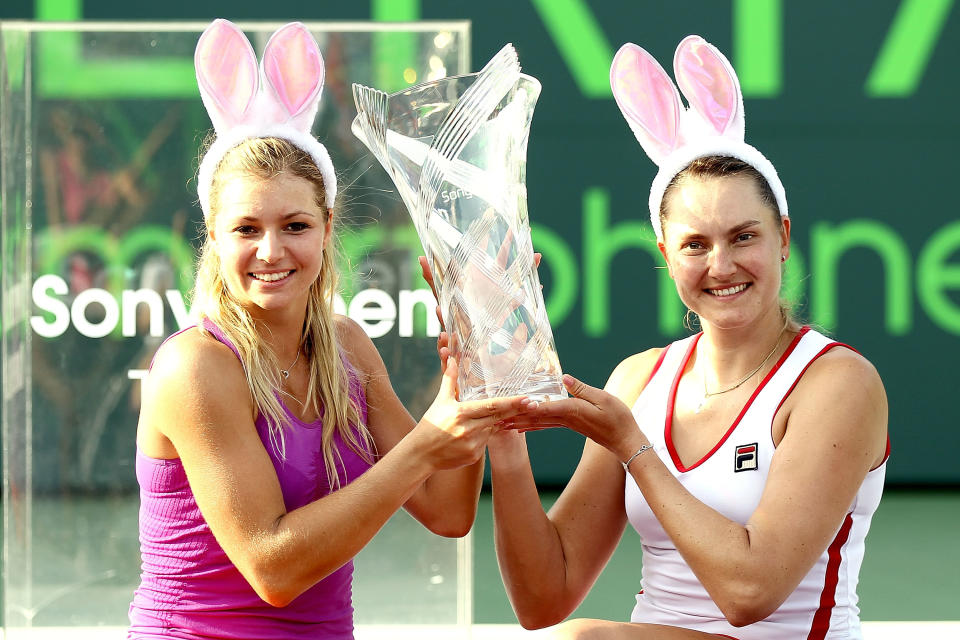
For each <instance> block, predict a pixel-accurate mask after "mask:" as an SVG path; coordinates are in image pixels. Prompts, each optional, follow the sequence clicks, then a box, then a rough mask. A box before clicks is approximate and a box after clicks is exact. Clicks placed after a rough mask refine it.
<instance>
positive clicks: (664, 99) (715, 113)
mask: <svg viewBox="0 0 960 640" xmlns="http://www.w3.org/2000/svg"><path fill="white" fill-rule="evenodd" d="M673 72H674V75H675V76H676V78H677V84H678V85H679V86H680V90H681V91H682V92H683V95H684V97H686V99H687V102H688V103H689V104H690V108H689V109H684V108H683V105H682V104H681V102H680V94H679V93H678V92H677V88H676V87H675V86H674V84H673V82H671V80H670V77H669V76H668V75H667V74H666V72H665V71H664V70H663V67H661V66H660V65H659V64H657V61H656V60H654V59H653V56H651V55H650V54H649V53H647V52H646V51H644V50H643V49H641V48H640V47H638V46H637V45H635V44H632V43H627V44H625V45H623V46H622V47H620V50H619V51H618V52H617V55H616V56H614V58H613V64H612V65H611V66H610V86H611V87H612V88H613V95H614V97H615V98H616V100H617V105H619V107H620V111H622V112H623V117H624V118H626V119H627V124H628V125H630V129H631V130H633V134H634V135H635V136H636V137H637V140H639V141H640V145H641V146H642V147H643V150H644V151H646V153H647V155H648V156H650V159H651V160H653V162H654V163H655V164H656V165H657V166H658V167H660V170H659V171H658V172H657V176H656V177H655V178H654V179H653V184H652V185H651V187H650V202H649V205H650V224H651V225H653V230H654V231H655V232H656V234H657V240H659V241H661V242H662V241H663V229H662V228H661V225H660V202H661V201H662V200H663V193H664V191H665V190H666V188H667V186H668V185H669V184H670V181H671V180H673V178H674V176H676V175H677V174H678V173H680V172H681V171H682V170H683V169H685V168H686V167H687V166H689V165H690V163H691V162H693V161H694V160H696V159H697V158H703V157H705V156H713V155H718V156H731V157H734V158H737V159H739V160H742V161H743V162H746V163H747V164H749V165H750V166H752V167H753V168H754V169H756V170H757V171H759V172H760V174H761V175H762V176H763V177H764V178H766V180H767V183H768V184H769V185H770V189H771V190H772V191H773V194H774V196H775V197H776V199H777V206H778V207H779V209H780V216H781V217H784V218H786V217H787V195H786V192H785V191H784V189H783V184H782V183H781V182H780V177H779V176H778V175H777V170H776V169H775V168H774V167H773V165H772V164H771V163H770V161H769V160H767V159H766V158H765V157H764V155H763V154H762V153H760V152H759V151H757V150H756V149H755V148H753V147H751V146H750V145H749V144H747V143H746V142H744V141H743V135H744V124H743V95H742V94H741V93H740V82H739V80H737V74H736V73H735V72H734V71H733V67H732V66H730V62H728V61H727V59H726V58H725V57H724V55H723V54H722V53H720V51H718V50H717V48H716V47H714V46H713V45H712V44H710V43H709V42H707V41H706V40H704V39H703V38H701V37H700V36H687V37H686V38H684V39H683V40H682V41H681V42H680V44H679V45H678V46H677V53H676V55H675V56H674V58H673Z"/></svg>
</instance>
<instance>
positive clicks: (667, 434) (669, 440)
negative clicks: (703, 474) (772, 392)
mask: <svg viewBox="0 0 960 640" xmlns="http://www.w3.org/2000/svg"><path fill="white" fill-rule="evenodd" d="M808 331H810V327H807V326H805V327H802V328H801V329H800V331H799V332H798V333H797V335H796V336H794V338H793V340H792V341H791V342H790V344H789V346H787V350H786V351H784V352H783V355H782V356H780V359H779V360H777V363H776V364H775V365H773V368H772V369H770V371H769V373H767V375H765V376H764V377H763V380H761V381H760V384H759V385H758V386H757V388H756V389H755V390H754V392H753V394H752V395H751V396H750V398H749V399H748V400H747V402H746V404H744V405H743V409H741V410H740V414H739V415H737V417H736V419H735V420H734V421H733V424H732V425H730V428H729V429H727V431H726V433H724V434H723V437H721V438H720V441H719V442H717V444H716V445H714V447H713V448H712V449H710V451H708V452H707V454H706V455H705V456H703V457H702V458H700V459H699V460H697V461H696V462H694V463H693V464H692V465H690V466H689V467H686V466H684V464H683V462H682V461H681V460H680V456H679V455H678V454H677V450H676V449H675V448H674V446H673V436H672V431H673V410H674V405H675V404H676V400H677V388H678V387H679V386H680V378H682V377H683V372H684V370H685V369H686V368H687V364H688V363H689V362H690V358H691V357H692V356H693V351H694V349H696V347H697V343H698V342H700V337H701V336H703V334H702V333H699V334H697V337H696V339H695V340H694V341H693V343H692V344H691V345H690V348H689V349H688V350H687V353H686V354H685V355H684V357H683V362H681V363H680V368H679V369H678V370H677V373H676V376H675V377H674V379H673V384H672V385H671V386H670V394H669V395H668V396H667V418H666V421H665V424H664V428H663V439H664V442H665V443H666V445H667V451H669V452H670V459H671V460H673V464H674V466H675V467H676V468H677V470H678V471H680V472H681V473H686V472H687V471H692V470H693V469H696V468H697V467H699V466H700V465H701V464H703V463H704V462H706V461H707V460H709V459H710V456H712V455H713V454H714V453H716V452H717V450H718V449H720V447H722V446H723V443H725V442H726V441H727V438H729V437H730V436H731V435H732V434H733V432H734V431H735V430H736V428H737V425H739V424H740V420H742V419H743V416H744V415H746V413H747V411H748V410H749V409H750V406H751V405H752V404H753V401H754V400H755V399H756V397H757V396H758V395H760V392H761V391H763V388H764V387H765V386H767V382H769V381H770V378H772V377H773V376H774V374H775V373H776V372H777V371H779V370H780V367H781V365H783V363H784V362H785V361H786V359H787V358H788V357H790V354H791V353H793V350H794V349H796V348H797V345H798V344H799V343H800V339H801V338H802V337H803V336H804V335H806V333H807V332H808Z"/></svg>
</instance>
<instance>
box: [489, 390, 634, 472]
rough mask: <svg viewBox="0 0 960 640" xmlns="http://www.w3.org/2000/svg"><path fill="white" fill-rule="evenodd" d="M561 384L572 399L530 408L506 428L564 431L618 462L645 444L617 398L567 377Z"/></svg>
mask: <svg viewBox="0 0 960 640" xmlns="http://www.w3.org/2000/svg"><path fill="white" fill-rule="evenodd" d="M563 384H564V386H565V387H566V388H567V391H568V392H569V393H570V395H571V396H573V397H571V398H567V399H564V400H551V401H548V402H540V403H537V404H536V405H533V404H531V405H530V406H529V407H528V408H527V409H526V410H525V411H523V412H522V413H519V414H517V416H515V417H513V418H510V419H508V420H507V425H506V428H509V429H517V430H521V431H529V430H533V429H546V428H551V427H566V428H568V429H572V430H574V431H576V432H577V433H579V434H581V435H584V436H586V437H588V438H590V439H591V440H593V441H594V442H596V443H597V444H599V445H600V446H602V447H604V448H605V449H607V450H608V451H610V452H611V453H613V454H614V455H616V456H617V459H618V460H621V461H624V460H627V459H628V458H629V457H630V456H632V455H633V454H634V452H636V450H637V449H639V448H640V447H641V446H643V445H645V444H649V441H648V440H647V438H646V436H645V435H643V432H642V431H640V427H639V426H637V422H636V420H634V418H633V414H632V413H631V412H630V409H629V408H628V407H627V405H625V404H624V403H623V401H621V400H620V399H619V398H617V397H616V396H613V395H611V394H609V393H607V392H606V391H603V390H602V389H597V388H596V387H591V386H590V385H588V384H585V383H584V382H581V381H580V380H577V379H576V378H574V377H573V376H571V375H567V374H565V375H564V376H563Z"/></svg>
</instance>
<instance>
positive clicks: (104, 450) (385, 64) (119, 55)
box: [0, 22, 471, 638]
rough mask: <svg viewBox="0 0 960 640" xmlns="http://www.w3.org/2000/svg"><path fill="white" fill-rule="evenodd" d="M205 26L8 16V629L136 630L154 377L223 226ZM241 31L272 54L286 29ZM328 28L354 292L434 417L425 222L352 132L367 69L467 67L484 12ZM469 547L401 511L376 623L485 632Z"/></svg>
mask: <svg viewBox="0 0 960 640" xmlns="http://www.w3.org/2000/svg"><path fill="white" fill-rule="evenodd" d="M205 26H206V25H205V24H190V23H180V24H176V25H163V24H160V25H144V24H129V25H124V24H110V25H98V24H95V23H84V24H82V25H80V24H77V25H66V26H64V25H43V24H35V23H14V22H7V23H3V24H0V81H2V94H0V127H2V129H0V133H2V135H0V142H2V165H0V195H2V205H3V209H2V242H0V245H2V255H0V260H2V263H0V264H2V285H3V294H2V307H0V310H2V345H0V346H2V351H0V355H2V364H3V367H2V388H3V413H2V419H3V422H2V432H0V437H2V439H3V442H2V444H3V530H2V535H3V580H2V584H0V588H2V592H0V604H2V606H0V614H2V616H3V618H2V628H3V629H4V630H5V631H6V637H7V638H14V637H20V635H19V634H20V632H21V631H23V630H25V629H28V628H31V627H32V628H34V629H35V630H40V629H47V630H52V629H54V628H58V627H60V628H62V627H70V628H71V632H70V633H71V634H73V635H71V637H78V636H76V634H78V633H80V629H81V628H93V627H108V628H114V629H116V630H118V632H119V631H122V627H124V626H125V625H126V622H127V618H126V615H127V607H128V605H129V602H130V599H131V596H132V593H133V590H134V589H135V588H136V586H137V584H138V582H139V553H138V540H137V508H138V495H137V484H136V478H135V475H134V451H135V448H134V437H135V432H136V423H137V413H138V404H139V396H138V393H139V379H140V378H141V377H142V376H143V374H144V371H145V369H146V368H147V367H148V365H149V362H150V359H151V357H152V355H153V353H154V351H155V350H156V348H157V346H158V345H159V344H160V342H161V341H162V340H163V338H164V337H165V336H166V335H169V334H170V333H172V332H173V331H175V330H176V329H177V328H178V327H179V326H183V325H184V324H186V323H187V309H188V305H189V300H188V299H187V297H186V296H185V294H186V293H187V292H188V291H189V290H190V287H191V285H192V280H193V276H192V270H193V259H194V254H195V250H196V247H197V238H198V236H199V234H200V230H201V228H202V215H201V213H200V208H199V206H198V205H197V203H196V187H195V183H194V172H195V170H196V164H197V155H198V154H197V148H198V145H199V143H200V141H201V139H202V137H203V135H204V133H205V132H206V131H207V130H208V128H209V126H210V125H209V120H208V118H207V115H206V113H205V111H204V110H203V107H202V105H201V102H200V100H199V94H198V92H197V88H196V80H195V78H194V75H193V64H192V52H193V47H194V45H195V44H196V41H197V37H198V35H199V33H200V31H201V30H202V29H203V28H204V27H205ZM240 26H241V27H242V28H244V29H245V30H246V31H247V33H248V36H249V37H250V39H251V41H252V42H253V44H254V48H255V49H257V50H258V51H261V50H262V47H263V45H264V44H265V42H266V38H267V37H268V36H269V35H270V33H271V32H272V31H273V30H274V29H275V28H276V27H277V26H279V24H272V23H271V24H241V25H240ZM308 26H309V27H310V29H311V30H312V31H313V33H314V34H315V36H316V37H317V40H318V42H319V43H320V48H321V50H322V51H323V55H324V58H325V62H326V86H325V88H324V95H323V99H322V101H321V106H320V113H319V114H318V117H317V121H316V124H315V126H314V131H315V132H316V133H317V135H318V136H319V137H320V139H321V140H323V141H324V143H325V144H326V145H327V147H328V149H329V150H330V154H331V156H332V158H333V160H334V163H335V165H336V167H337V170H338V172H339V174H340V180H341V185H344V186H343V187H342V188H343V200H342V202H343V205H342V206H343V218H342V219H343V221H344V222H345V224H344V225H343V231H342V233H341V240H342V244H343V248H344V256H345V261H344V265H343V267H342V272H343V273H344V275H345V276H347V275H348V273H349V274H351V275H350V276H349V277H344V278H343V295H342V298H341V299H340V300H338V306H339V308H340V309H341V310H343V311H345V312H349V314H350V315H351V316H352V317H354V318H355V319H356V320H357V321H358V322H359V323H360V324H361V326H363V327H364V328H365V329H366V330H367V332H368V333H369V334H370V335H371V337H373V338H374V340H375V342H376V344H377V346H378V348H379V349H380V351H381V353H382V355H383V358H384V360H385V361H386V363H387V366H388V369H389V370H390V373H391V377H392V379H393V382H394V386H395V387H396V389H397V392H398V393H399V395H400V397H401V399H402V400H403V401H404V403H405V404H406V405H407V406H408V407H409V409H410V411H411V412H412V413H413V414H414V415H419V414H421V413H422V412H423V411H424V410H425V409H426V407H427V406H428V405H429V403H430V401H431V400H432V398H433V395H434V393H435V389H436V388H437V384H436V383H437V382H438V379H439V376H438V374H437V369H438V365H437V362H436V349H435V336H436V333H437V331H438V328H437V326H436V320H435V318H434V312H433V304H434V303H433V302H432V301H431V298H430V297H429V296H426V295H424V292H423V291H422V288H424V287H425V285H424V284H422V282H421V278H420V275H419V267H418V266H417V256H418V255H419V254H420V253H421V249H420V245H419V240H418V238H417V235H416V232H415V231H414V230H413V228H412V224H411V222H410V218H409V216H408V215H407V213H406V210H405V209H404V207H403V205H402V203H401V202H400V200H399V198H398V197H397V196H396V193H395V191H394V189H393V186H392V184H391V182H390V180H389V178H388V177H387V175H386V174H385V173H384V172H383V170H382V169H381V168H380V167H379V165H377V164H376V162H375V160H374V159H373V158H372V157H371V156H370V155H369V153H368V152H367V151H366V149H365V148H364V147H363V146H362V145H361V144H360V143H359V142H358V141H357V140H356V139H355V138H354V136H353V135H352V134H351V133H350V122H351V120H352V118H353V116H354V113H355V109H354V106H353V98H352V94H351V91H350V83H352V82H360V83H364V84H372V85H376V86H385V87H389V88H391V89H392V90H396V89H400V88H402V87H405V86H408V85H409V84H410V83H413V82H417V81H421V80H424V79H427V78H428V77H429V78H436V77H441V76H442V74H449V75H453V74H460V73H465V72H466V71H468V70H469V69H468V68H467V66H468V60H467V52H468V50H469V42H468V24H467V23H465V22H458V23H451V24H440V23H425V24H416V25H407V26H405V27H404V28H403V30H400V31H395V30H392V29H393V28H392V27H384V26H383V25H375V24H359V23H358V24H348V23H337V24H309V25H308ZM469 544H470V543H469V540H460V541H454V540H447V539H444V538H440V537H437V536H434V535H432V534H430V533H429V532H427V531H426V530H425V529H423V527H421V526H420V525H419V524H416V523H415V522H414V521H413V520H412V519H411V518H409V517H408V516H407V515H405V514H399V515H397V516H396V517H394V518H393V519H392V520H391V521H390V523H389V524H388V525H387V527H386V528H385V529H384V531H383V532H382V533H381V534H380V535H379V536H378V537H377V539H376V540H375V541H374V542H373V543H372V544H371V545H369V547H368V548H367V549H366V550H365V551H364V552H363V553H362V554H361V556H360V557H359V558H358V560H357V575H356V579H355V585H354V599H355V607H356V620H357V623H358V625H360V626H361V627H362V626H363V625H369V624H373V625H379V624H386V623H389V624H424V623H434V624H439V625H454V626H455V625H465V624H468V623H469V621H470V606H471V599H470V587H471V584H470V575H469V554H470V546H469ZM452 628H453V627H452ZM459 628H461V629H465V627H462V626H461V627H459ZM464 633H466V632H464ZM121 635H122V633H121ZM448 637H449V636H448Z"/></svg>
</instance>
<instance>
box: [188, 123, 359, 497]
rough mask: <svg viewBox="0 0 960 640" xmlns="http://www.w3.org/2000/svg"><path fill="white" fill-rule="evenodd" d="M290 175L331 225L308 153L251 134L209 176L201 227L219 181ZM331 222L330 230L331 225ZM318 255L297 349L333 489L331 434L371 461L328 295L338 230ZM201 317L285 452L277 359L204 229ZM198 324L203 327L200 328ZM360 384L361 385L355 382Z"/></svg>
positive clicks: (333, 286) (196, 299) (215, 201)
mask: <svg viewBox="0 0 960 640" xmlns="http://www.w3.org/2000/svg"><path fill="white" fill-rule="evenodd" d="M280 174H288V175H292V176H297V177H300V178H303V179H305V180H308V181H309V182H310V183H311V184H312V185H313V186H314V188H315V192H316V203H317V205H318V206H319V207H320V209H321V211H323V212H325V213H327V215H329V216H330V217H331V222H335V219H334V216H333V211H329V210H327V207H326V205H325V189H324V184H323V177H322V176H321V174H320V170H319V169H318V168H317V165H316V164H315V163H314V161H313V159H312V158H311V157H310V155H309V154H308V153H306V152H305V151H303V150H302V149H300V148H299V147H297V146H295V145H293V144H291V143H290V142H289V141H287V140H284V139H282V138H251V139H248V140H245V141H243V142H241V143H240V144H238V145H237V146H236V147H234V148H233V149H231V150H230V151H228V152H227V153H226V154H224V156H223V159H222V160H221V161H220V164H219V165H217V168H216V169H215V170H214V173H213V180H212V182H211V185H210V216H209V219H208V220H207V221H206V224H207V228H208V229H210V228H213V226H214V224H215V222H214V221H215V219H216V215H217V210H218V208H219V199H220V196H221V191H222V189H223V186H224V184H225V183H226V182H227V181H228V180H231V179H236V178H237V177H238V176H239V177H242V176H250V177H255V178H259V179H264V180H267V179H270V178H273V177H276V176H278V175H280ZM332 228H333V227H331V229H332ZM331 236H332V237H331V239H330V241H329V242H328V244H327V247H326V249H325V250H324V252H323V262H322V266H321V269H320V276H319V277H318V278H317V279H316V281H314V283H313V285H312V286H311V288H310V293H309V296H308V301H307V310H306V315H305V317H304V321H303V329H302V332H301V335H300V347H301V349H303V353H304V355H305V356H306V359H307V365H308V367H309V370H310V382H309V386H308V390H307V398H306V403H305V406H306V407H309V408H312V409H313V410H314V412H316V413H318V414H319V413H320V410H321V408H322V410H323V414H322V415H323V438H322V440H323V459H324V463H325V465H326V468H327V480H328V481H329V482H330V486H331V487H339V485H340V479H339V476H338V474H337V471H336V470H337V466H336V465H337V463H338V462H339V466H340V467H342V466H343V461H342V460H341V459H340V455H339V452H338V451H337V450H336V448H335V447H334V444H333V438H334V435H335V434H336V433H339V434H340V436H341V438H342V439H343V441H344V442H346V443H347V444H348V445H349V446H350V447H351V448H352V449H353V450H354V451H356V452H357V453H358V454H360V455H361V456H362V457H364V458H366V459H367V460H368V461H371V456H370V453H369V452H370V451H371V450H372V441H371V438H370V434H369V432H368V431H367V429H366V425H365V424H364V421H363V419H362V412H361V408H360V407H359V406H358V403H357V401H355V400H354V399H353V398H351V397H350V382H349V377H348V375H347V371H346V364H345V362H346V361H345V359H344V357H343V356H342V354H341V351H340V348H339V345H338V343H337V334H336V327H335V326H334V319H333V296H334V294H335V293H336V291H337V284H338V281H339V274H338V272H337V268H336V265H337V260H336V256H337V249H336V243H335V238H336V235H335V234H334V233H333V231H332V230H331ZM193 304H194V308H195V309H196V310H197V311H198V312H199V317H200V318H201V319H202V318H209V319H210V321H212V322H213V323H214V324H216V325H217V326H218V327H219V328H220V330H221V331H223V333H224V334H225V335H226V336H227V337H228V338H229V339H230V341H231V342H233V344H234V346H235V347H236V348H237V350H238V351H239V352H240V359H241V361H242V363H243V368H244V372H245V373H246V377H247V384H248V386H249V388H250V394H251V396H252V398H253V401H254V403H255V404H256V407H257V411H258V412H259V413H260V415H262V416H263V417H264V418H265V419H266V421H267V425H268V427H269V432H270V441H271V444H272V445H273V446H274V447H275V449H276V450H277V451H278V452H279V453H280V455H281V456H284V455H285V445H284V438H283V429H284V428H285V427H287V426H289V423H290V420H289V417H288V416H287V414H286V412H285V411H284V410H283V407H282V406H281V402H280V399H279V398H278V397H277V391H278V390H279V389H281V388H282V384H281V380H280V374H279V371H280V369H281V365H280V363H279V362H278V361H277V359H276V356H275V355H274V354H273V352H272V351H271V350H270V349H269V348H268V347H267V346H266V345H265V344H264V343H263V341H262V340H261V339H260V335H259V333H258V329H257V327H256V323H255V322H254V320H253V318H252V317H251V316H250V314H249V312H248V311H247V310H246V309H244V308H243V307H242V306H241V305H240V304H239V302H238V301H237V299H236V298H235V297H234V296H233V295H232V294H231V293H230V291H229V289H228V287H227V286H226V283H225V282H224V280H223V276H222V273H221V265H220V257H219V255H218V254H217V251H216V245H215V244H214V243H213V242H212V241H211V240H210V237H209V234H208V235H207V238H206V239H205V240H204V243H203V247H202V248H201V251H200V258H199V264H198V267H197V280H196V284H195V286H194V295H193ZM201 327H202V325H201ZM358 384H359V383H358Z"/></svg>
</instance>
